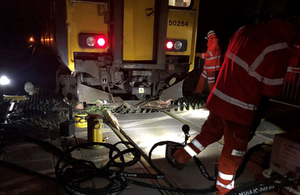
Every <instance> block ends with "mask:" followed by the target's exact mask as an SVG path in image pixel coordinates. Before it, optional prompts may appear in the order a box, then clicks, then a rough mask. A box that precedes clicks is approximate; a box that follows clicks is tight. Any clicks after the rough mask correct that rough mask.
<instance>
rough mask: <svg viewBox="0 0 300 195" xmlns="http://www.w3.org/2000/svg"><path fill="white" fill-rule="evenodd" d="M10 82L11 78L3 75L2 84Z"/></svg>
mask: <svg viewBox="0 0 300 195" xmlns="http://www.w3.org/2000/svg"><path fill="white" fill-rule="evenodd" d="M9 83H10V80H9V79H8V78H7V76H1V78H0V85H8V84H9Z"/></svg>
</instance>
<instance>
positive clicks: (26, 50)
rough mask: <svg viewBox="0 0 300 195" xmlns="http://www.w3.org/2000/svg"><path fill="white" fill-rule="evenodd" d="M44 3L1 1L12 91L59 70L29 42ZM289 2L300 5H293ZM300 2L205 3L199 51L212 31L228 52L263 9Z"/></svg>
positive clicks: (43, 82) (0, 34)
mask: <svg viewBox="0 0 300 195" xmlns="http://www.w3.org/2000/svg"><path fill="white" fill-rule="evenodd" d="M44 1H46V0H0V75H2V74H7V75H9V76H10V77H11V78H12V79H13V81H12V82H13V83H12V87H11V88H14V90H16V89H17V90H16V91H17V93H24V91H23V86H24V84H25V82H27V81H31V82H33V83H36V84H38V85H40V86H47V84H49V85H52V83H53V79H52V77H53V75H52V74H48V73H49V71H53V70H54V69H55V68H56V67H57V64H56V63H57V62H56V60H55V59H52V58H51V57H50V54H49V52H47V51H45V50H44V49H43V48H41V47H39V46H37V47H35V46H30V45H31V43H29V37H30V36H35V37H38V35H39V29H40V28H39V26H40V23H41V16H42V13H41V10H42V7H43V2H44ZM295 1H297V2H295ZM258 2H262V4H259V3H258ZM289 2H293V3H294V4H297V5H296V6H295V5H290V4H291V3H289ZM298 2H300V1H298V0H264V1H260V0H226V1H224V0H201V1H200V12H199V29H198V43H197V52H202V51H205V50H206V40H205V39H204V37H205V36H206V33H207V32H208V31H209V30H215V31H216V32H217V35H218V37H219V39H220V42H221V45H222V47H223V49H224V50H225V49H226V47H227V43H228V40H229V38H230V37H231V35H232V34H233V33H234V31H236V30H237V29H238V28H239V27H241V26H243V25H246V24H249V23H254V22H255V20H256V19H257V18H256V17H255V16H256V14H257V8H258V7H259V6H260V8H261V9H260V15H270V14H274V13H275V14H276V13H281V12H285V11H286V10H287V9H290V8H287V7H299V3H298ZM288 5H289V6H288ZM7 90H8V89H7Z"/></svg>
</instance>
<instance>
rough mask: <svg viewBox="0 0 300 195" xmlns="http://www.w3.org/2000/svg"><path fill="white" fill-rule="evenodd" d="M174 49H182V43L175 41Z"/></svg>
mask: <svg viewBox="0 0 300 195" xmlns="http://www.w3.org/2000/svg"><path fill="white" fill-rule="evenodd" d="M174 48H175V49H176V50H180V49H181V48H182V43H181V42H180V41H176V42H175V44H174Z"/></svg>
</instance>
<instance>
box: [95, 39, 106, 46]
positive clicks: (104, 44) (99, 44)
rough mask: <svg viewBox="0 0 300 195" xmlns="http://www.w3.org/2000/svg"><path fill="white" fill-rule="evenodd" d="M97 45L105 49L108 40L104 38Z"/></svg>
mask: <svg viewBox="0 0 300 195" xmlns="http://www.w3.org/2000/svg"><path fill="white" fill-rule="evenodd" d="M97 44H98V46H99V47H105V46H106V39H105V38H104V37H100V38H99V39H98V40H97Z"/></svg>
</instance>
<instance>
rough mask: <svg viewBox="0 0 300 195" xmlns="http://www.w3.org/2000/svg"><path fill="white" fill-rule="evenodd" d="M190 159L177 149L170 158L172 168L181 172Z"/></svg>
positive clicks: (180, 149)
mask: <svg viewBox="0 0 300 195" xmlns="http://www.w3.org/2000/svg"><path fill="white" fill-rule="evenodd" d="M191 158H192V157H191V156H190V155H189V154H188V153H187V152H186V151H185V150H184V149H183V148H179V149H178V150H176V151H175V152H174V154H173V156H172V164H173V166H174V167H175V168H176V169H178V170H182V169H183V168H184V166H185V164H186V163H187V162H188V161H189V160H190V159H191Z"/></svg>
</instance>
